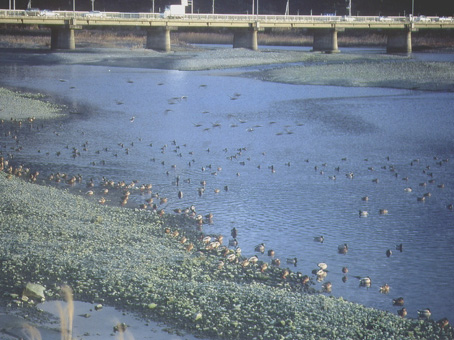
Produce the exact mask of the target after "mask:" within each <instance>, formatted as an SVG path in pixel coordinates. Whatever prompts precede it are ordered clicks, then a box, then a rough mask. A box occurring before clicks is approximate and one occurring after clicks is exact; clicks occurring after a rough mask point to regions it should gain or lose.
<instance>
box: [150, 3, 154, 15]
mask: <svg viewBox="0 0 454 340" xmlns="http://www.w3.org/2000/svg"><path fill="white" fill-rule="evenodd" d="M151 2H152V3H153V4H152V5H151V13H154V0H151Z"/></svg>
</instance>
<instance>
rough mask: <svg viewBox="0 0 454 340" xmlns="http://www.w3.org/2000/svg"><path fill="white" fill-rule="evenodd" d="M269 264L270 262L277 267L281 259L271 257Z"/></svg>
mask: <svg viewBox="0 0 454 340" xmlns="http://www.w3.org/2000/svg"><path fill="white" fill-rule="evenodd" d="M271 264H272V265H273V266H276V267H279V266H280V265H281V260H279V259H273V260H272V261H271Z"/></svg>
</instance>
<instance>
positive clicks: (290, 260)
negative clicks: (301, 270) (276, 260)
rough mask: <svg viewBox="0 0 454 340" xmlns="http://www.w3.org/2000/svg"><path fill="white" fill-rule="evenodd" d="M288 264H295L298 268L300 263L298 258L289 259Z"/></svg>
mask: <svg viewBox="0 0 454 340" xmlns="http://www.w3.org/2000/svg"><path fill="white" fill-rule="evenodd" d="M287 263H290V264H293V265H294V266H295V267H296V264H297V263H298V259H297V258H296V257H293V258H288V259H287Z"/></svg>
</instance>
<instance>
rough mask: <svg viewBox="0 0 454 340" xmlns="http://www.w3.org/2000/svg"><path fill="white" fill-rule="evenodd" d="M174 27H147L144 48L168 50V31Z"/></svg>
mask: <svg viewBox="0 0 454 340" xmlns="http://www.w3.org/2000/svg"><path fill="white" fill-rule="evenodd" d="M173 30H176V27H168V26H166V27H151V28H148V29H147V43H146V48H148V49H151V50H157V51H163V52H170V51H171V49H170V31H173Z"/></svg>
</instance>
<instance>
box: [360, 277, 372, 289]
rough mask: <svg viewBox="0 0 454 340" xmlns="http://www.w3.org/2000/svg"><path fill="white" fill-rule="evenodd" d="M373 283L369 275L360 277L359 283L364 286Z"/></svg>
mask: <svg viewBox="0 0 454 340" xmlns="http://www.w3.org/2000/svg"><path fill="white" fill-rule="evenodd" d="M371 284H372V280H371V279H370V277H369V276H366V277H363V278H361V279H359V285H360V286H362V287H370V286H371Z"/></svg>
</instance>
